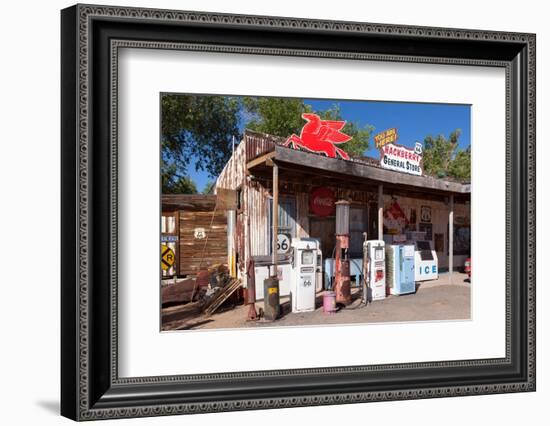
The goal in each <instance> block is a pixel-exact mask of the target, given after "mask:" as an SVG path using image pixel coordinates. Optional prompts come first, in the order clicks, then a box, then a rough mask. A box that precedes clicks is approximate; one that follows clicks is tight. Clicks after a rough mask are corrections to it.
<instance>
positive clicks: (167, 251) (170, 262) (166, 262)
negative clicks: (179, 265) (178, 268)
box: [160, 244, 176, 271]
mask: <svg viewBox="0 0 550 426" xmlns="http://www.w3.org/2000/svg"><path fill="white" fill-rule="evenodd" d="M160 253H161V255H160V266H161V267H162V270H163V271H167V270H168V269H170V268H171V267H172V266H174V263H175V262H176V255H175V254H174V250H172V249H171V248H170V247H168V246H167V245H164V244H162V245H161V246H160Z"/></svg>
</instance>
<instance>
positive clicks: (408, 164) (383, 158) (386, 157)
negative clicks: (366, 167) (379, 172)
mask: <svg viewBox="0 0 550 426" xmlns="http://www.w3.org/2000/svg"><path fill="white" fill-rule="evenodd" d="M380 166H381V167H382V168H384V169H389V170H394V171H396V172H402V173H409V174H411V175H417V176H421V175H422V144H421V143H420V142H416V145H415V147H414V148H407V147H406V146H402V145H396V144H393V143H389V144H386V145H384V146H382V147H381V148H380Z"/></svg>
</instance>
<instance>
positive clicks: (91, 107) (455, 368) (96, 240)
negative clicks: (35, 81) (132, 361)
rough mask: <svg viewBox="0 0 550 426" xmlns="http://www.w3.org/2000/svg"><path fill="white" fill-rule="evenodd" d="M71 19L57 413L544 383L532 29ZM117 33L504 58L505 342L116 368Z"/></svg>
mask: <svg viewBox="0 0 550 426" xmlns="http://www.w3.org/2000/svg"><path fill="white" fill-rule="evenodd" d="M61 27H62V33H61V36H62V40H61V48H62V75H61V81H62V93H61V98H62V121H61V127H62V147H61V148H62V151H61V159H62V184H61V190H62V218H61V221H62V235H61V238H62V253H61V254H62V282H61V306H62V311H61V320H62V330H61V332H62V341H61V345H62V347H61V353H62V359H61V366H62V374H61V385H62V386H61V413H62V415H64V416H66V417H69V418H71V419H74V420H91V419H104V418H115V417H139V416H158V415H168V414H187V413H205V412H216V411H229V410H249V409H263V408H278V407H294V406H307V405H321V404H345V403H356V402H367V401H382V400H400V399H415V398H434V397H443V396H459V395H461V396H462V395H477V394H490V393H504V392H520V391H534V390H535V35H533V34H519V33H509V32H492V31H478V30H463V29H449V28H426V27H412V26H400V25H385V24H369V23H359V22H334V21H320V20H306V19H292V18H279V17H262V16H241V15H226V14H214V13H202V12H182V11H168V10H153V9H134V8H126V7H103V6H92V5H76V6H73V7H70V8H68V9H65V10H63V11H62V13H61ZM120 47H135V48H148V49H151V48H152V49H190V50H197V51H216V52H231V53H256V54H265V55H297V56H305V57H323V58H343V59H356V60H374V61H376V60H384V61H397V62H419V63H429V64H432V63H433V64H453V65H465V66H467V65H481V66H489V67H501V68H504V69H505V71H506V111H507V117H506V126H507V129H506V135H507V141H506V146H507V153H506V155H507V165H506V182H507V183H506V198H507V199H506V204H507V211H506V240H507V247H506V337H507V341H506V356H505V357H504V358H498V359H480V360H461V361H446V362H429V363H410V364H391V365H375V366H368V365H366V366H350V367H330V366H327V367H326V368H312V369H300V370H273V371H255V372H242V373H220V374H205V375H192V376H189V375H187V376H161V377H139V378H137V377H136V378H119V377H118V368H117V363H118V360H117V333H118V328H117V269H116V268H117V243H116V241H117V209H116V202H117V190H118V189H117V145H116V143H117V129H116V118H117V102H116V100H117V98H116V96H117V84H118V80H117V51H118V49H119V48H120Z"/></svg>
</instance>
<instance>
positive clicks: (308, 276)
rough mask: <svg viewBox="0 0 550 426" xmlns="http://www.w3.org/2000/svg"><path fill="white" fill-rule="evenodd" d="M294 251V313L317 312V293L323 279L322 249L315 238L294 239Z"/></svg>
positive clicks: (292, 283) (291, 288) (292, 287)
mask: <svg viewBox="0 0 550 426" xmlns="http://www.w3.org/2000/svg"><path fill="white" fill-rule="evenodd" d="M291 246H292V248H293V250H294V256H293V259H294V262H293V265H292V279H291V286H290V298H291V302H292V312H310V311H314V310H315V293H316V289H317V287H318V286H319V285H320V283H318V281H320V278H321V276H322V275H321V273H320V269H321V265H322V262H321V261H322V259H321V248H320V243H319V240H316V239H315V238H293V239H292V243H291Z"/></svg>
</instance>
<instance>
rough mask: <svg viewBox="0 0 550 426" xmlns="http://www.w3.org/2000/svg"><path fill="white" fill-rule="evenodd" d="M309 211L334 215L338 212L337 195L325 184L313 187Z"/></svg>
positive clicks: (319, 214) (322, 215) (317, 214)
mask: <svg viewBox="0 0 550 426" xmlns="http://www.w3.org/2000/svg"><path fill="white" fill-rule="evenodd" d="M309 211H310V212H311V213H313V214H314V215H316V216H320V217H326V216H334V214H335V212H336V196H335V195H334V192H333V191H332V190H331V189H329V188H326V187H324V186H320V187H317V188H313V189H312V191H311V194H310V195H309Z"/></svg>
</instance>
